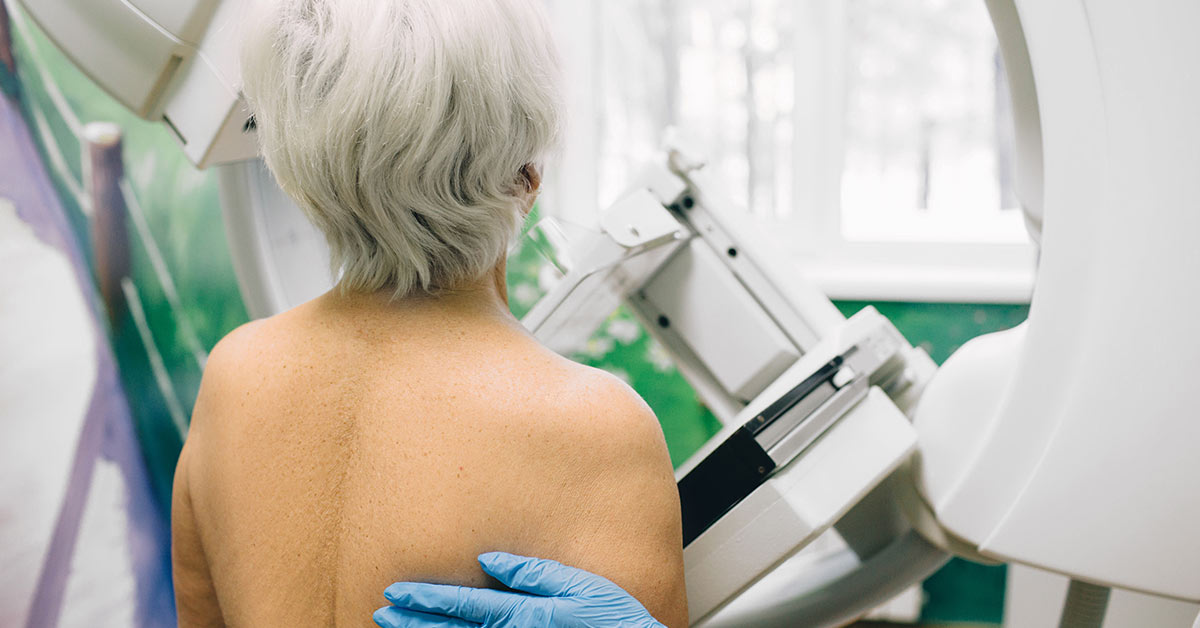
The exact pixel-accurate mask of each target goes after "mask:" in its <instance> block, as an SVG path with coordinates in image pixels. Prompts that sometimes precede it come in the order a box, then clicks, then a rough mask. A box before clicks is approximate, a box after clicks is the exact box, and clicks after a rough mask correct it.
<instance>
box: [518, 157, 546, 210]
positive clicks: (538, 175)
mask: <svg viewBox="0 0 1200 628" xmlns="http://www.w3.org/2000/svg"><path fill="white" fill-rule="evenodd" d="M520 182H521V183H523V184H524V186H525V192H524V195H523V196H524V200H525V209H524V211H523V212H522V213H524V214H528V213H529V212H531V211H533V203H534V202H535V201H537V197H538V193H539V192H541V189H542V172H541V169H540V168H538V166H537V165H536V164H525V165H524V166H523V167H522V168H521V177H520Z"/></svg>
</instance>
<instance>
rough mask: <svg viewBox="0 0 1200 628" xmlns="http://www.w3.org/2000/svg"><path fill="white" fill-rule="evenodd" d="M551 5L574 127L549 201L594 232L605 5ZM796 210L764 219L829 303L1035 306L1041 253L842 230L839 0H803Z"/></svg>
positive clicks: (550, 181)
mask: <svg viewBox="0 0 1200 628" xmlns="http://www.w3.org/2000/svg"><path fill="white" fill-rule="evenodd" d="M602 1H603V0H557V1H551V2H550V3H549V5H550V9H551V15H552V20H553V22H554V27H555V29H556V30H557V35H558V37H559V41H560V46H561V47H562V52H563V65H564V75H565V77H566V84H565V85H564V89H565V97H566V102H567V108H568V119H569V126H568V129H567V132H566V135H565V136H564V146H563V149H562V152H561V154H560V155H558V158H557V159H556V160H555V161H556V163H555V167H554V168H552V169H551V171H550V172H549V173H548V176H547V185H546V190H545V193H546V199H547V203H548V204H549V205H550V206H551V207H553V208H555V211H554V213H555V215H556V216H558V217H559V218H561V219H563V220H566V221H568V222H574V223H577V224H583V225H594V224H595V221H596V216H597V215H598V210H599V209H600V207H599V203H600V202H601V200H602V199H600V198H599V187H600V185H599V176H600V175H599V162H600V155H599V151H600V149H601V147H602V145H603V142H602V134H603V131H604V129H603V122H602V121H603V116H602V104H601V103H602V102H603V99H602V98H601V96H602V90H603V85H601V81H602V79H603V67H604V66H603V64H604V58H603V54H604V53H603V49H602V42H603V37H602V33H601V32H600V29H601V28H602V26H601V19H600V17H601V14H600V10H599V2H602ZM793 10H794V11H795V12H796V14H795V18H794V28H795V33H794V36H793V46H794V48H793V58H794V89H795V95H794V98H795V100H794V105H793V107H794V108H793V113H792V117H793V118H792V119H793V128H794V138H793V145H792V152H793V155H792V163H793V170H792V175H793V181H792V198H793V201H792V202H793V205H794V206H793V208H792V212H791V213H790V216H789V217H788V218H773V217H758V216H751V214H749V213H747V218H748V219H751V220H757V221H764V222H768V223H769V224H768V225H767V226H769V227H770V228H771V229H772V231H776V232H778V231H780V230H782V231H783V232H786V233H787V234H789V236H788V237H789V242H788V250H789V251H790V253H791V260H792V262H793V264H794V266H795V270H796V271H797V272H799V273H802V274H804V275H805V276H806V277H808V278H809V279H810V280H811V281H813V282H814V283H816V284H817V285H818V286H819V287H820V288H821V289H822V290H823V291H824V292H825V293H826V294H827V295H828V296H829V297H830V298H831V299H835V300H881V301H909V302H953V303H1028V302H1029V300H1030V297H1031V295H1032V291H1033V284H1034V279H1035V275H1036V271H1035V268H1036V257H1037V250H1036V246H1035V245H1034V244H1033V243H1032V242H1028V243H988V242H967V241H958V242H955V241H942V242H927V241H854V240H850V239H848V238H846V237H845V235H844V234H843V231H842V227H841V224H842V208H841V180H842V171H843V168H844V165H843V162H844V158H843V155H844V154H845V133H844V123H845V102H844V95H845V93H846V89H845V88H846V81H847V77H846V76H845V72H844V68H845V54H846V29H847V14H846V7H845V3H844V2H843V1H842V0H796V4H795V6H794V8H793Z"/></svg>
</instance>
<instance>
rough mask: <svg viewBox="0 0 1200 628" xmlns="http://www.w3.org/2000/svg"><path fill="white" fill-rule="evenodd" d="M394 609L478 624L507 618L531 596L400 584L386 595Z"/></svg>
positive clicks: (489, 590)
mask: <svg viewBox="0 0 1200 628" xmlns="http://www.w3.org/2000/svg"><path fill="white" fill-rule="evenodd" d="M383 596H384V597H386V598H387V600H388V601H389V602H391V603H392V604H393V605H394V606H396V607H399V608H403V609H407V610H412V611H418V612H422V613H434V614H439V615H447V616H450V617H455V618H458V619H464V620H466V621H468V622H474V623H476V624H487V623H489V622H493V621H498V620H501V619H504V618H505V617H506V616H507V615H508V614H510V613H511V611H513V610H514V609H515V608H516V606H517V605H519V604H520V603H521V602H522V601H524V600H526V599H529V598H528V596H525V595H521V594H519V593H506V592H503V591H493V590H491V589H472V588H470V587H458V586H453V585H444V584H425V583H419V582H397V583H396V584H393V585H392V586H390V587H388V588H387V589H386V590H384V592H383Z"/></svg>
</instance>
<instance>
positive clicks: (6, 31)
mask: <svg viewBox="0 0 1200 628" xmlns="http://www.w3.org/2000/svg"><path fill="white" fill-rule="evenodd" d="M0 63H3V64H4V65H5V67H7V68H8V73H9V74H16V73H17V59H16V57H14V56H13V40H12V30H11V28H10V27H9V23H8V7H7V6H6V5H5V4H4V2H3V0H0Z"/></svg>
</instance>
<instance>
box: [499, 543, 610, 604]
mask: <svg viewBox="0 0 1200 628" xmlns="http://www.w3.org/2000/svg"><path fill="white" fill-rule="evenodd" d="M479 565H480V566H481V567H483V571H484V572H486V573H487V574H488V575H489V576H491V577H493V578H495V579H497V580H499V581H500V582H502V583H504V586H507V587H509V588H511V589H516V590H518V591H525V592H527V593H532V594H534V595H541V596H544V597H564V596H569V595H578V594H579V593H581V589H582V588H584V587H586V586H588V585H601V584H609V581H608V580H605V579H604V578H601V577H600V576H597V575H595V574H591V573H588V572H586V571H583V570H581V569H576V568H574V567H568V566H567V565H564V564H562V563H560V562H557V561H553V560H547V559H544V558H528V557H525V556H516V555H514V554H507V553H504V552H488V553H487V554H480V555H479Z"/></svg>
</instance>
